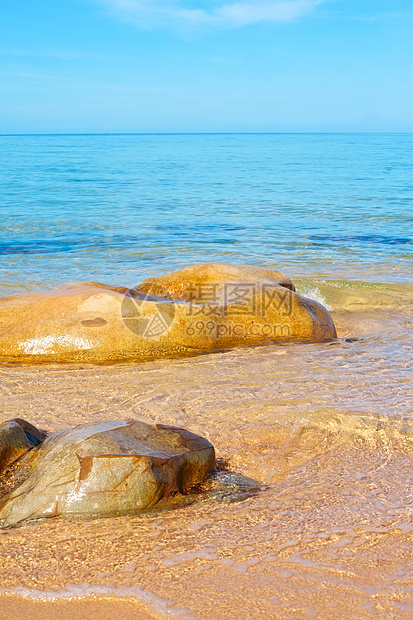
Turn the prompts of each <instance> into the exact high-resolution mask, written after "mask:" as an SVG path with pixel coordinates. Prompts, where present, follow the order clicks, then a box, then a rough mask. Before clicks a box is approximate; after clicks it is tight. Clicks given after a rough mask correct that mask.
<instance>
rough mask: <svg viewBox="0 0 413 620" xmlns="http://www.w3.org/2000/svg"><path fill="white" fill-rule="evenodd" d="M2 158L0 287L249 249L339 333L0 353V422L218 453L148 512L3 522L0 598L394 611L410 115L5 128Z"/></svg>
mask: <svg viewBox="0 0 413 620" xmlns="http://www.w3.org/2000/svg"><path fill="white" fill-rule="evenodd" d="M0 162H1V166H0V188H1V189H0V295H1V296H6V295H9V294H11V293H27V292H30V291H39V290H45V289H49V288H52V287H55V286H58V285H61V284H65V283H69V282H91V281H94V282H100V283H104V284H109V285H112V286H128V287H133V286H135V285H136V284H137V283H139V282H142V280H143V279H145V278H148V277H152V276H159V275H163V274H166V273H169V272H171V271H174V270H177V269H180V268H183V267H186V266H189V265H194V264H197V263H202V262H207V261H220V262H227V263H231V264H250V265H255V266H262V267H267V268H274V269H277V270H279V271H282V272H283V273H285V274H286V275H288V276H289V277H291V278H292V280H293V282H294V284H295V285H296V288H297V291H298V292H299V293H301V294H303V295H305V296H306V297H310V298H312V299H315V300H317V301H319V302H320V303H322V304H323V305H324V306H325V307H326V308H327V309H328V310H329V312H330V314H331V316H332V318H333V320H334V322H335V324H336V327H337V336H338V337H337V339H335V340H333V341H329V342H324V343H320V342H316V343H294V342H288V343H274V344H270V345H265V346H255V347H247V348H245V347H242V348H235V349H232V350H230V351H219V352H216V353H208V354H204V355H200V356H198V357H192V358H182V359H170V360H168V359H162V360H161V359H159V360H153V361H148V362H137V361H136V362H134V361H131V362H128V363H120V364H113V365H106V366H102V365H100V366H98V365H96V366H94V365H93V364H83V365H79V364H73V365H67V364H52V365H50V364H48V365H39V364H33V365H23V364H22V365H20V366H19V365H10V364H6V363H2V362H1V360H0V421H2V420H6V419H9V418H12V417H22V418H25V419H27V420H28V421H29V422H32V423H34V424H36V425H37V426H39V427H41V428H44V429H46V430H48V431H55V430H59V429H61V428H64V427H67V426H74V425H76V424H81V423H84V422H87V421H99V420H107V419H111V420H112V419H113V420H116V419H128V418H131V417H133V418H136V419H140V420H143V421H146V422H149V423H155V422H160V423H164V424H172V425H175V426H183V427H185V428H187V429H188V430H191V431H193V432H195V433H198V434H200V435H202V436H205V437H207V438H208V439H209V440H210V441H211V442H212V443H213V444H214V446H215V449H216V453H217V457H218V464H219V467H218V471H217V472H216V474H215V475H214V476H215V477H213V478H211V479H210V480H209V481H207V482H206V483H205V485H204V487H203V488H201V489H198V490H197V492H194V493H193V494H191V495H190V496H189V497H186V498H185V501H184V500H182V501H181V500H179V499H177V500H176V503H175V504H174V505H173V507H171V508H170V509H167V510H158V511H156V510H155V511H153V512H150V513H148V514H144V515H128V516H123V517H113V518H108V519H100V520H99V519H97V520H94V521H85V522H76V521H73V522H65V521H63V520H59V519H51V520H48V521H46V522H44V521H43V522H35V523H32V524H31V525H29V526H26V527H18V528H13V529H3V530H0V577H1V578H0V617H1V610H2V605H4V606H5V607H4V609H6V608H7V609H12V608H13V607H10V605H12V606H13V605H15V607H14V608H13V609H17V607H16V606H18V605H21V604H23V603H24V602H25V601H26V602H27V604H29V602H30V604H33V605H38V607H36V609H37V611H36V613H38V614H39V617H40V616H41V615H42V614H43V617H46V616H44V613H46V612H45V611H44V610H46V608H47V609H49V612H48V613H52V612H51V611H50V608H49V607H50V606H52V607H51V609H52V611H53V609H55V610H57V609H59V610H60V612H61V607H58V606H59V605H62V604H63V603H64V605H66V607H64V609H66V612H65V613H67V614H69V612H70V606H71V605H72V606H73V605H75V604H78V603H79V601H88V602H89V603H90V601H92V602H95V604H96V605H98V603H99V604H100V603H101V602H102V601H106V603H107V605H109V604H113V605H116V604H120V602H125V601H127V602H128V605H131V606H132V607H131V609H132V608H133V609H132V611H131V612H130V613H131V614H132V615H130V617H131V618H167V617H168V618H169V617H175V618H194V619H197V618H199V619H204V618H217V619H220V620H221V619H226V618H237V619H238V620H242V619H244V618H245V619H248V620H249V619H252V620H254V619H255V618H256V619H262V618H288V619H296V618H297V619H300V620H301V619H305V618H309V619H310V618H317V619H326V620H330V619H333V620H334V619H336V618H337V619H342V618H360V619H364V618H366V619H367V618H368V619H370V618H374V619H378V618H379V619H381V618H383V620H384V619H386V620H387V619H388V618H411V617H412V615H413V600H412V593H413V490H412V489H413V484H412V483H413V390H412V379H413V373H412V360H413V354H412V353H413V331H412V328H413V317H412V307H413V134H386V133H382V134H372V133H365V134H361V133H360V134H350V133H347V134H310V133H307V134H128V135H126V134H125V135H124V134H116V135H109V134H102V135H2V136H0ZM22 601H23V603H22ZM7 605H9V607H7ZM42 605H43V607H42ZM47 606H49V607H47ZM53 606H54V607H53ZM133 606H135V607H133ZM92 607H93V606H92ZM73 609H74V607H73ZM96 609H97V608H96ZM39 610H40V611H39ZM67 610H69V611H67ZM60 612H59V613H60ZM33 613H35V612H33ZM62 613H63V612H62ZM88 613H89V612H88ZM90 613H91V612H90ZM96 613H97V612H96ZM125 614H126V615H124V617H125V618H127V617H129V616H127V612H125ZM4 617H7V616H4ZM22 617H23V616H22ZM47 617H48V616H47ZM57 617H60V616H57ZM61 617H62V618H63V617H64V618H66V616H65V615H62V616H61ZM67 617H70V616H69V615H67ZM90 617H92V616H90ZM102 617H103V616H102ZM108 617H109V616H108ZM112 617H113V616H112Z"/></svg>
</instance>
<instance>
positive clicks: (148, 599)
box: [0, 582, 198, 620]
mask: <svg viewBox="0 0 413 620" xmlns="http://www.w3.org/2000/svg"><path fill="white" fill-rule="evenodd" d="M1 596H7V597H8V596H18V597H20V598H23V599H28V600H31V601H41V602H55V601H73V600H82V599H96V598H106V597H116V598H123V599H125V598H128V599H131V598H132V599H135V600H138V601H139V602H141V603H144V605H146V606H147V607H149V608H151V609H153V610H154V611H156V612H158V613H161V614H163V615H165V616H166V617H169V618H182V619H184V620H196V619H197V617H198V616H197V615H196V614H195V613H194V612H193V611H191V610H189V609H186V608H185V607H177V606H176V605H175V603H174V602H173V601H170V600H168V599H165V598H163V597H161V596H158V595H157V594H154V593H153V592H151V591H149V590H144V589H143V588H140V587H139V586H131V587H121V588H118V587H115V586H113V587H110V586H99V585H92V584H90V583H87V582H86V583H82V584H78V585H67V586H65V587H64V588H60V589H58V590H35V589H32V588H24V587H23V586H16V587H15V588H8V589H0V597H1Z"/></svg>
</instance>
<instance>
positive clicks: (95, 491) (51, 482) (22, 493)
mask: <svg viewBox="0 0 413 620" xmlns="http://www.w3.org/2000/svg"><path fill="white" fill-rule="evenodd" d="M24 459H26V461H25V462H24V463H23V465H24V466H25V467H26V468H28V469H29V476H28V477H27V479H26V480H25V481H24V482H23V483H22V484H20V486H18V487H17V488H16V489H14V491H12V492H11V493H10V494H8V495H6V496H5V497H3V498H2V499H1V500H0V524H1V525H3V526H5V525H14V524H18V523H22V522H24V521H28V520H33V519H40V518H46V517H54V516H58V515H61V516H63V517H69V518H94V517H103V516H113V515H120V514H127V513H137V512H139V511H141V510H144V509H145V508H149V507H151V506H154V505H155V504H157V503H158V502H159V501H160V500H161V499H162V498H164V497H165V496H166V495H168V494H171V493H173V492H175V491H179V492H181V491H183V490H184V489H187V488H189V487H192V486H194V485H196V484H198V483H200V482H202V480H203V479H204V478H205V476H206V474H207V473H208V472H210V471H212V470H213V469H214V468H215V452H214V448H213V446H212V445H211V444H210V443H209V441H207V440H206V439H204V438H202V437H199V436H198V435H194V434H193V433H190V432H189V431H186V430H184V429H180V428H174V427H169V426H163V425H161V424H157V425H156V426H151V425H149V424H145V423H143V422H137V421H135V420H128V421H125V422H123V421H121V422H119V421H118V422H101V423H98V424H94V423H91V424H85V425H82V426H80V427H76V428H74V429H66V430H63V431H60V432H58V433H55V434H54V435H51V436H50V437H49V438H47V439H46V440H45V441H44V442H43V444H41V445H40V446H39V447H38V448H35V449H34V450H32V452H30V453H29V454H28V455H27V456H26V457H24ZM28 460H29V462H27V461H28Z"/></svg>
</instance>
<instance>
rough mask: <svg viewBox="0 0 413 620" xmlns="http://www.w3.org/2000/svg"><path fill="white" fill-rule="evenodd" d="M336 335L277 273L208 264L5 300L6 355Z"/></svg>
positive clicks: (81, 354)
mask: <svg viewBox="0 0 413 620" xmlns="http://www.w3.org/2000/svg"><path fill="white" fill-rule="evenodd" d="M335 336H336V332H335V328H334V325H333V322H332V320H331V317H330V316H329V314H328V312H327V310H326V309H325V308H324V307H323V306H322V305H321V304H319V303H317V302H316V301H313V300H310V299H307V298H305V297H302V296H301V295H299V294H298V293H296V292H295V290H294V286H293V284H292V282H291V280H289V278H287V277H286V276H284V275H283V274H281V273H280V272H278V271H272V270H269V269H261V268H258V267H249V266H242V265H238V266H234V265H226V264H223V263H206V264H202V265H196V266H194V267H188V268H186V269H182V270H181V271H177V272H174V273H172V274H169V275H166V276H163V277H160V278H152V279H149V280H145V281H144V282H143V283H142V284H141V285H139V286H138V287H137V289H127V288H124V287H111V286H106V285H103V284H97V283H87V284H74V285H69V286H66V287H61V288H58V289H54V290H52V291H46V292H42V293H30V294H20V295H11V296H7V297H2V298H0V360H1V361H23V360H24V361H30V360H33V361H65V362H66V361H87V362H106V361H116V360H126V359H136V360H143V359H151V358H157V357H161V356H182V355H190V354H194V353H198V352H203V351H211V350H218V349H224V348H229V347H234V346H241V345H248V344H255V343H263V342H276V341H278V340H328V339H331V338H334V337H335Z"/></svg>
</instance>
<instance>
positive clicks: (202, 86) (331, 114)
mask: <svg viewBox="0 0 413 620" xmlns="http://www.w3.org/2000/svg"><path fill="white" fill-rule="evenodd" d="M0 11H1V13H0V133H83V132H86V133H94V132H97V133H100V132H109V133H111V132H238V131H240V132H284V131H286V132H290V131H293V132H294V131H299V132H300V131H310V132H311V131H340V132H342V131H397V132H399V131H401V132H403V131H409V132H411V131H413V1H412V0H359V1H358V2H357V1H355V0H279V1H275V2H271V1H269V0H268V1H267V0H262V1H261V0H257V1H255V2H253V1H252V0H238V1H237V0H203V1H196V0H142V1H141V0H53V1H51V0H15V1H14V0H13V1H10V0H0Z"/></svg>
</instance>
